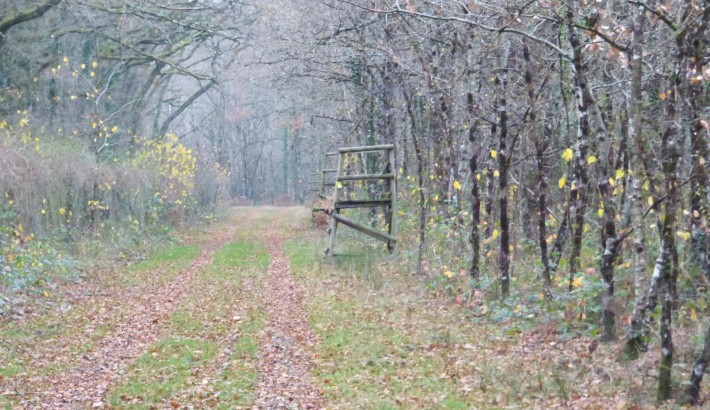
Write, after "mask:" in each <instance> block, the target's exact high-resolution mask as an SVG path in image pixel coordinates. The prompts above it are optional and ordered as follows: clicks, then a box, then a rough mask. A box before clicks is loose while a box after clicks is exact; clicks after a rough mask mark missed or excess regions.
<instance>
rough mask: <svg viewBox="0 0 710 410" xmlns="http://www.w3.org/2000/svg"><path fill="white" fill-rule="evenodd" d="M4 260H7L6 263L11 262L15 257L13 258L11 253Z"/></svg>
mask: <svg viewBox="0 0 710 410" xmlns="http://www.w3.org/2000/svg"><path fill="white" fill-rule="evenodd" d="M6 258H7V261H8V262H12V261H13V260H15V256H14V255H13V254H11V253H10V254H8V255H7V256H6Z"/></svg>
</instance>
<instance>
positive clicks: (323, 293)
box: [0, 208, 708, 409]
mask: <svg viewBox="0 0 710 410" xmlns="http://www.w3.org/2000/svg"><path fill="white" fill-rule="evenodd" d="M323 241H324V234H323V232H319V231H316V230H314V229H312V228H311V227H310V220H309V214H308V212H307V211H306V210H305V209H303V208H237V209H234V211H233V212H232V215H231V217H230V218H229V219H227V220H226V221H224V222H222V223H219V224H216V225H215V226H213V227H211V228H210V229H209V231H208V232H204V233H202V234H199V235H193V236H189V237H187V239H186V240H185V243H183V244H181V245H178V246H174V247H172V248H169V249H165V250H163V251H161V252H158V253H156V254H155V255H153V256H152V257H150V258H149V259H148V260H146V261H145V262H143V263H141V264H138V265H134V266H132V267H129V268H126V269H122V270H119V271H115V272H101V273H97V274H96V275H94V277H92V278H91V279H90V280H87V281H85V282H83V283H82V284H80V285H76V284H75V285H66V286H65V287H64V288H63V291H62V292H61V295H60V296H57V302H56V306H55V308H53V309H50V310H42V311H40V310H37V311H28V313H27V315H25V316H24V317H23V318H22V319H20V320H13V321H7V322H4V323H0V407H5V408H72V409H73V408H117V409H119V408H126V409H128V408H131V409H132V408H146V409H149V408H168V409H170V408H224V409H236V408H245V409H246V408H273V409H277V408H278V409H280V408H287V409H288V408H293V409H296V408H298V409H304V408H314V409H320V408H328V409H330V408H333V409H335V408H339V409H353V408H362V409H396V408H403V409H410V408H421V409H430V408H442V409H468V408H540V409H547V408H589V409H596V408H600V409H607V408H614V409H638V408H655V407H656V403H654V401H653V397H654V394H653V393H654V384H655V376H656V366H657V361H658V357H657V354H655V353H654V352H653V351H651V352H649V353H647V354H646V355H645V356H644V357H643V358H642V359H640V360H638V361H635V362H627V361H623V360H622V359H620V358H619V355H618V352H619V351H620V346H619V345H617V344H608V345H598V346H597V344H596V343H594V342H593V341H592V340H591V339H588V338H585V337H581V336H579V337H565V338H562V337H561V336H560V335H559V334H558V333H557V332H556V330H555V329H556V328H555V326H554V325H553V324H550V323H548V324H536V325H535V326H526V327H521V326H517V325H516V323H514V319H511V320H513V322H511V321H507V322H494V321H491V320H486V318H485V317H483V318H482V317H476V316H474V315H472V310H471V309H469V308H466V307H464V306H462V305H463V304H462V303H456V301H455V300H450V299H448V298H441V297H437V296H436V295H435V294H434V293H433V292H431V290H430V289H428V288H427V287H426V286H425V285H424V283H423V282H422V280H421V278H418V277H416V276H414V275H412V274H410V273H409V272H407V271H406V270H405V269H404V268H403V266H404V265H402V264H401V262H400V261H397V260H394V259H390V258H389V257H388V256H387V254H386V253H385V252H383V251H380V250H377V249H373V248H366V249H365V250H364V252H362V254H361V255H359V256H351V257H338V258H336V259H335V260H334V261H326V260H324V258H323V253H322V251H323V249H324V243H323ZM474 297H475V295H474ZM459 302H460V301H459ZM478 311H479V312H480V310H478ZM521 329H525V330H521ZM683 354H688V353H687V352H685V353H684V351H683V350H682V349H681V350H680V351H679V355H681V356H682V355H683ZM683 362H684V361H683V360H680V361H679V363H683ZM674 370H676V374H675V377H676V379H677V380H685V377H686V373H687V371H688V369H685V368H683V366H682V365H681V366H679V367H678V369H674ZM703 388H704V390H705V391H707V389H708V387H707V382H706V383H705V385H704V386H703ZM704 394H705V398H706V399H707V393H704ZM666 407H668V408H672V404H668V405H666Z"/></svg>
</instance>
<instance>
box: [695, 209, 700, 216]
mask: <svg viewBox="0 0 710 410" xmlns="http://www.w3.org/2000/svg"><path fill="white" fill-rule="evenodd" d="M693 218H700V212H698V210H697V209H695V210H693Z"/></svg>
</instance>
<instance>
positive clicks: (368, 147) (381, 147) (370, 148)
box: [338, 144, 394, 154]
mask: <svg viewBox="0 0 710 410" xmlns="http://www.w3.org/2000/svg"><path fill="white" fill-rule="evenodd" d="M391 149H394V145H392V144H385V145H366V146H364V147H349V148H340V149H339V150H338V152H339V153H341V154H345V153H348V152H371V151H389V150H391Z"/></svg>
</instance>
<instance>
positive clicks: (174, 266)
mask: <svg viewBox="0 0 710 410" xmlns="http://www.w3.org/2000/svg"><path fill="white" fill-rule="evenodd" d="M199 252H200V248H199V246H197V245H189V246H186V245H176V246H171V247H169V248H165V249H161V250H159V251H157V252H155V253H154V254H152V255H150V256H149V257H148V258H147V259H146V260H144V261H142V262H139V263H136V264H133V265H130V266H129V267H128V269H127V272H125V274H123V275H121V280H122V282H123V283H124V284H125V285H127V286H140V285H142V284H144V283H145V282H146V281H148V280H152V281H155V282H156V283H163V282H164V281H165V280H167V279H169V278H170V277H172V276H174V275H175V274H177V273H178V272H180V271H181V270H183V269H185V268H186V267H187V265H189V263H190V262H192V260H193V259H195V258H196V257H197V255H198V254H199ZM154 270H157V276H155V277H153V278H150V277H146V274H149V273H153V272H152V271H154Z"/></svg>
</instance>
